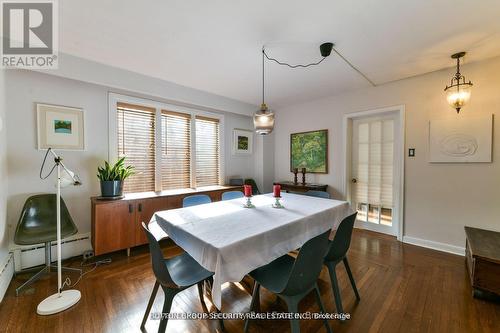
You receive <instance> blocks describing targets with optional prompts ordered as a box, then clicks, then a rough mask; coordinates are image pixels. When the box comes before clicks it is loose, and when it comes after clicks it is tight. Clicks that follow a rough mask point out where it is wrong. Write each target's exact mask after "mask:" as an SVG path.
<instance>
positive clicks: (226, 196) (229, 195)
mask: <svg viewBox="0 0 500 333" xmlns="http://www.w3.org/2000/svg"><path fill="white" fill-rule="evenodd" d="M238 198H243V192H241V191H228V192H224V193H222V200H232V199H238Z"/></svg>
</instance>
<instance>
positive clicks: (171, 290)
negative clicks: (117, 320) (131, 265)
mask: <svg viewBox="0 0 500 333" xmlns="http://www.w3.org/2000/svg"><path fill="white" fill-rule="evenodd" d="M142 228H143V229H144V232H145V233H146V236H147V238H148V242H149V252H150V255H151V264H152V266H153V272H154V274H155V277H156V282H155V285H154V287H153V292H152V293H151V296H150V298H149V301H148V305H147V307H146V312H145V313H144V317H143V318H142V323H141V330H143V331H144V327H145V325H146V321H147V319H148V316H149V312H150V311H151V307H152V306H153V303H154V300H155V298H156V294H157V292H158V288H159V287H160V286H161V288H162V289H163V293H164V294H165V300H164V301H163V309H162V317H161V319H160V326H159V328H158V332H165V329H166V328H167V322H168V318H167V317H165V315H167V314H168V313H170V309H171V307H172V302H173V300H174V297H175V295H177V294H178V293H180V292H181V291H183V290H185V289H187V288H189V287H192V286H194V285H195V284H196V285H198V294H199V296H200V302H201V304H202V306H203V309H207V306H206V304H205V300H204V299H203V285H204V282H205V280H209V281H210V280H211V279H212V276H213V275H214V273H212V272H209V271H207V270H206V269H205V268H203V267H202V266H201V265H200V264H198V262H197V261H196V260H194V259H193V257H191V256H190V255H189V254H188V253H187V252H184V253H183V254H180V255H178V256H175V257H173V258H169V259H165V258H164V257H163V253H162V250H161V248H160V244H159V243H158V241H157V240H156V238H155V236H154V235H153V234H152V233H151V232H150V231H149V229H148V227H147V226H146V224H145V223H144V222H142ZM217 312H219V310H217ZM219 323H220V326H221V329H222V330H224V323H223V321H222V319H220V320H219Z"/></svg>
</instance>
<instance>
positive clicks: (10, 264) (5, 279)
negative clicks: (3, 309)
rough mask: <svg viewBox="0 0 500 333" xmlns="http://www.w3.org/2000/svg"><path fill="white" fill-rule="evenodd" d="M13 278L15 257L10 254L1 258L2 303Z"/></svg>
mask: <svg viewBox="0 0 500 333" xmlns="http://www.w3.org/2000/svg"><path fill="white" fill-rule="evenodd" d="M13 276H14V255H13V254H12V253H11V252H9V253H8V254H7V256H6V257H5V258H0V302H2V300H3V297H4V295H5V292H6V291H7V288H8V287H9V284H10V281H11V280H12V277H13Z"/></svg>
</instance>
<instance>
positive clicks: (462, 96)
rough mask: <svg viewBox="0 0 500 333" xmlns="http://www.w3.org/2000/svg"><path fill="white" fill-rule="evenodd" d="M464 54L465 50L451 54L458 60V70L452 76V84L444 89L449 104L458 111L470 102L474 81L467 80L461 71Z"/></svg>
mask: <svg viewBox="0 0 500 333" xmlns="http://www.w3.org/2000/svg"><path fill="white" fill-rule="evenodd" d="M463 56H465V52H458V53H455V54H453V55H452V56H451V58H452V59H456V60H457V72H456V73H455V75H454V76H453V77H452V78H451V82H450V85H449V86H446V88H445V89H444V92H445V93H446V100H447V101H448V104H449V105H450V106H451V107H452V108H454V109H455V110H457V113H459V112H460V110H461V109H462V108H463V107H464V106H465V105H466V104H467V103H468V102H469V100H470V95H471V90H472V82H471V81H468V82H467V81H466V80H465V76H463V75H462V74H461V73H460V58H462V57H463Z"/></svg>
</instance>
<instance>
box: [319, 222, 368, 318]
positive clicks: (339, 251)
mask: <svg viewBox="0 0 500 333" xmlns="http://www.w3.org/2000/svg"><path fill="white" fill-rule="evenodd" d="M357 214H358V213H354V214H352V215H349V216H348V217H346V218H345V219H343V220H342V222H341V223H340V225H339V227H338V229H337V231H336V232H335V236H334V238H333V241H331V242H330V249H329V250H328V253H327V254H326V256H325V259H324V263H325V265H326V267H328V272H329V273H330V280H331V282H332V289H333V295H334V297H335V306H336V307H337V312H339V313H342V312H344V309H343V308H342V299H341V297H340V290H339V284H338V281H337V273H336V272H335V267H337V264H339V263H340V262H341V261H342V262H343V263H344V266H345V269H346V271H347V275H348V276H349V280H350V281H351V286H352V289H353V290H354V294H355V295H356V300H357V301H359V300H360V299H361V298H360V297H359V293H358V288H356V282H355V281H354V278H353V276H352V272H351V268H350V267H349V262H348V261H347V251H348V250H349V246H350V244H351V236H352V228H353V226H354V221H356V215H357Z"/></svg>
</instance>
